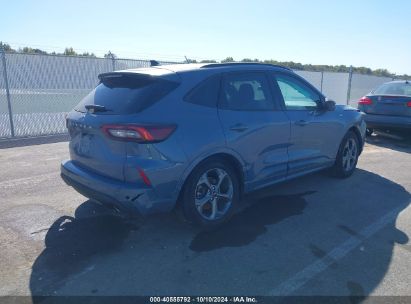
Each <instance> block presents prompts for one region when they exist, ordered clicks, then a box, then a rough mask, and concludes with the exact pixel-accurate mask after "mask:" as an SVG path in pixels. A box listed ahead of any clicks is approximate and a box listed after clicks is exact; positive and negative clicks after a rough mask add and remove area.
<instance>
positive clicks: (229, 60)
mask: <svg viewBox="0 0 411 304" xmlns="http://www.w3.org/2000/svg"><path fill="white" fill-rule="evenodd" d="M226 62H235V60H234V58H233V57H227V58H226V59H223V60H221V63H226Z"/></svg>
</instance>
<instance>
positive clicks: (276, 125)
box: [218, 71, 290, 191]
mask: <svg viewBox="0 0 411 304" xmlns="http://www.w3.org/2000/svg"><path fill="white" fill-rule="evenodd" d="M218 113H219V117H220V120H221V123H222V126H223V130H224V134H225V137H226V141H227V146H228V147H229V148H231V149H233V150H234V151H236V152H237V153H238V154H239V155H240V156H241V157H242V159H243V161H244V163H245V164H246V190H247V191H248V190H252V189H255V188H258V187H262V186H264V185H266V184H270V183H272V182H274V181H277V180H281V179H284V178H285V176H286V174H287V161H288V155H287V147H288V141H289V136H290V122H289V120H288V118H287V116H286V115H285V114H284V112H283V111H281V110H280V109H279V106H278V104H277V103H276V101H275V100H274V98H273V94H272V92H271V90H270V86H269V83H268V78H267V75H266V73H265V72H259V71H256V72H254V71H244V72H235V73H226V74H223V76H222V83H221V91H220V101H219V109H218Z"/></svg>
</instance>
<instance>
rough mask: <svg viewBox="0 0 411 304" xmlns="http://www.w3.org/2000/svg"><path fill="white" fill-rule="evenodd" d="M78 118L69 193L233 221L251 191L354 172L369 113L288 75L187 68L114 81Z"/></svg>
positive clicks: (281, 70)
mask: <svg viewBox="0 0 411 304" xmlns="http://www.w3.org/2000/svg"><path fill="white" fill-rule="evenodd" d="M99 79H100V83H99V84H98V86H97V87H96V88H95V89H94V90H93V91H92V92H91V93H90V94H89V95H88V96H86V97H85V98H84V100H83V101H81V102H80V103H79V104H78V106H76V107H75V109H74V110H73V111H71V112H70V113H69V115H68V117H67V127H68V130H69V133H70V136H71V141H70V157H71V159H70V160H67V161H64V162H63V163H62V165H61V176H62V178H63V179H64V180H65V181H66V182H67V184H69V185H71V186H72V187H74V188H75V189H76V190H77V191H79V192H80V193H82V194H84V195H85V196H86V197H89V198H92V199H95V200H97V201H100V202H102V203H107V204H115V205H116V206H117V207H118V208H120V209H124V210H127V211H132V212H134V211H138V212H139V213H141V214H149V213H153V212H164V211H170V210H172V209H174V208H179V209H180V210H182V212H183V214H184V215H185V217H186V218H187V219H188V220H189V221H191V222H193V223H196V224H199V225H201V226H203V227H213V226H216V225H219V224H221V223H223V222H224V221H227V220H228V219H229V218H230V216H231V215H232V214H233V212H234V211H235V210H236V208H237V207H238V205H239V204H240V199H241V197H242V195H243V194H244V193H247V192H250V191H254V190H257V189H260V188H262V187H267V186H269V185H273V184H276V183H279V182H283V181H286V180H289V179H292V178H296V177H298V176H302V175H305V174H309V173H312V172H315V171H319V170H323V169H326V168H330V171H332V172H333V173H334V175H336V176H339V177H348V176H350V175H351V174H352V173H353V171H354V170H355V168H356V164H357V159H358V156H359V155H360V153H361V151H362V148H363V145H364V137H365V129H366V126H365V122H364V119H363V114H362V113H361V112H359V111H358V110H357V109H354V108H351V107H348V106H336V105H335V103H334V102H333V101H329V100H326V98H325V97H324V96H323V95H322V94H321V93H320V92H319V91H318V90H317V89H316V88H314V87H313V86H312V85H311V84H310V83H308V82H307V81H305V80H304V79H303V78H301V77H299V76H298V75H296V74H295V73H294V72H293V71H291V70H289V69H288V68H285V67H281V66H274V65H268V64H255V63H229V64H226V63H225V64H181V65H167V66H153V67H150V68H142V69H133V70H124V71H117V72H112V73H105V74H101V75H100V76H99Z"/></svg>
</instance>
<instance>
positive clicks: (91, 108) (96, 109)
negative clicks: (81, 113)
mask: <svg viewBox="0 0 411 304" xmlns="http://www.w3.org/2000/svg"><path fill="white" fill-rule="evenodd" d="M84 107H85V108H86V109H87V111H89V112H91V113H95V112H108V111H112V110H109V109H107V108H106V107H105V106H100V105H96V104H89V105H85V106H84Z"/></svg>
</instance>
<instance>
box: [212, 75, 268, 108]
mask: <svg viewBox="0 0 411 304" xmlns="http://www.w3.org/2000/svg"><path fill="white" fill-rule="evenodd" d="M220 100H221V101H220V107H221V108H223V109H228V110H238V111H270V110H274V108H275V104H274V101H273V99H272V97H271V94H270V88H269V84H268V80H267V78H266V76H265V74H264V73H260V72H243V73H230V74H226V75H225V76H224V77H223V81H222V84H221V95H220Z"/></svg>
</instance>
